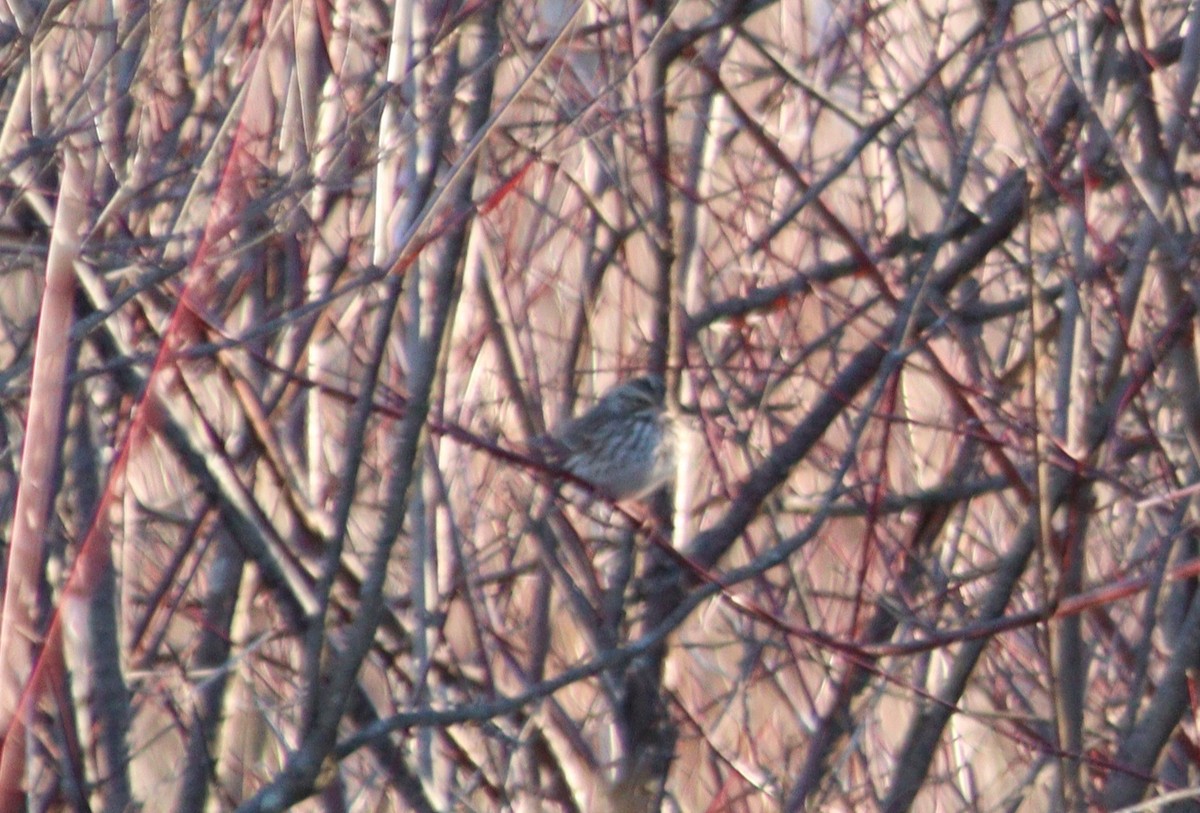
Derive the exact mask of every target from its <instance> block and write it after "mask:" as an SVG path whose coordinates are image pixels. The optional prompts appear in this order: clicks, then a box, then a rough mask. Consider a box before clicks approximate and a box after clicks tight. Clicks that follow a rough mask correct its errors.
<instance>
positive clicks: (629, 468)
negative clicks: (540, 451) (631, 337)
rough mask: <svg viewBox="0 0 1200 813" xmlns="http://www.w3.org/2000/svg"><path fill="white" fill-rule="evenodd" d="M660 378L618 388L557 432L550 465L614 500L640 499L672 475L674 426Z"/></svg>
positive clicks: (549, 445) (550, 447)
mask: <svg viewBox="0 0 1200 813" xmlns="http://www.w3.org/2000/svg"><path fill="white" fill-rule="evenodd" d="M665 396H666V386H665V385H664V384H663V380H662V378H661V377H660V376H657V375H644V376H641V377H639V378H635V379H632V380H631V381H626V382H625V383H623V384H618V385H617V386H615V387H613V388H612V389H610V390H608V391H607V392H605V393H604V395H602V396H600V400H599V401H597V402H596V403H595V405H594V406H592V408H591V409H589V410H587V411H586V412H584V413H583V414H582V415H580V416H579V417H577V418H573V419H572V420H570V421H567V422H566V423H565V424H563V425H562V426H560V427H558V428H557V429H555V431H554V433H553V434H552V436H551V437H550V439H549V441H548V442H547V443H546V444H545V446H546V449H547V453H548V456H549V457H550V459H551V461H552V462H554V463H555V464H557V465H559V466H560V467H562V468H563V469H565V470H566V471H568V472H570V473H571V474H573V475H575V476H576V477H578V478H579V479H581V480H586V481H587V482H588V483H590V484H591V485H592V486H593V487H595V489H596V490H597V491H598V492H599V493H601V494H603V495H605V496H606V497H609V498H610V499H614V500H624V499H630V498H632V499H638V498H641V497H645V496H647V495H649V494H652V493H653V492H655V491H657V490H658V489H659V488H661V487H662V486H664V485H666V484H667V483H669V482H670V481H671V479H672V478H673V477H674V473H675V422H674V418H673V417H672V416H671V414H670V413H669V412H668V411H667V409H666V405H665V402H664V399H665Z"/></svg>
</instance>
